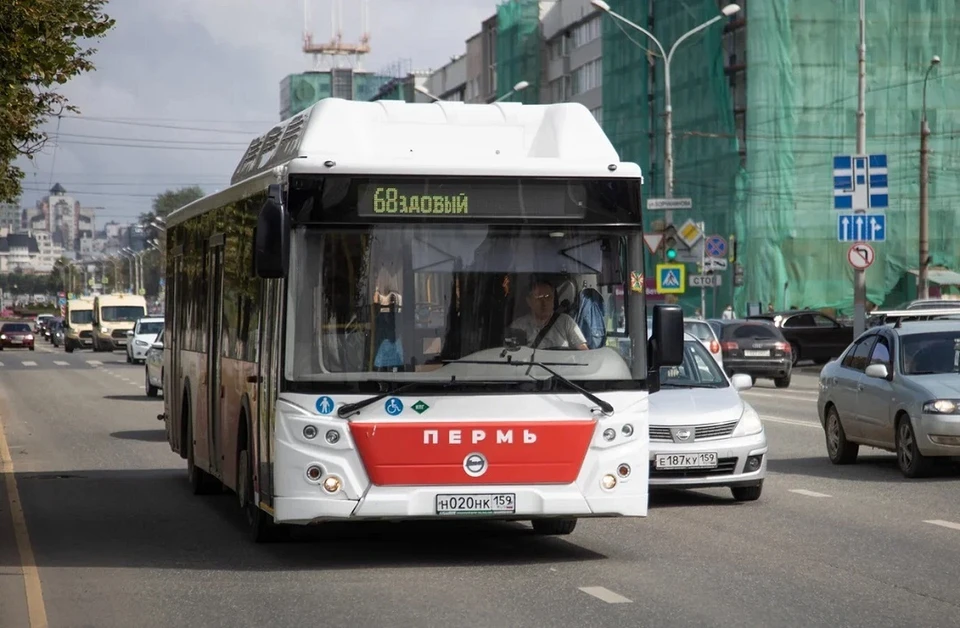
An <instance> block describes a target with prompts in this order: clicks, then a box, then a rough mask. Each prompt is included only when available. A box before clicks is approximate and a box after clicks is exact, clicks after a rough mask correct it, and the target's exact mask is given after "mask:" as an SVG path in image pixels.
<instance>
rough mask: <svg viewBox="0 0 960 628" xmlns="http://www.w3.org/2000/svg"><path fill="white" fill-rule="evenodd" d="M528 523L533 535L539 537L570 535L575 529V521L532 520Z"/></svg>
mask: <svg viewBox="0 0 960 628" xmlns="http://www.w3.org/2000/svg"><path fill="white" fill-rule="evenodd" d="M530 523H532V524H533V531H534V533H535V534H539V535H541V536H560V535H564V534H570V533H571V532H573V531H574V529H575V528H576V527H577V520H576V519H534V520H533V521H531V522H530Z"/></svg>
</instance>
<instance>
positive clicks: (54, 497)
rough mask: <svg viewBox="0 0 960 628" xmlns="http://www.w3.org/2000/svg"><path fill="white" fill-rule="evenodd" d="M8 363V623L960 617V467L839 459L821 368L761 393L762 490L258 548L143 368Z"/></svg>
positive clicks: (4, 392)
mask: <svg viewBox="0 0 960 628" xmlns="http://www.w3.org/2000/svg"><path fill="white" fill-rule="evenodd" d="M91 360H93V361H95V362H96V363H91V362H90V361H91ZM0 362H2V363H3V366H2V367H0V422H2V425H3V427H4V428H5V441H6V449H8V450H9V452H10V454H11V456H12V468H13V471H14V472H13V473H10V467H11V463H10V461H8V460H7V459H6V458H5V456H6V452H5V451H4V449H5V448H4V447H2V446H0V454H2V455H3V456H4V464H3V471H4V473H5V482H3V483H0V626H3V628H19V627H21V626H22V627H28V626H31V623H30V620H31V618H32V619H33V620H34V623H33V624H32V625H33V626H35V627H36V626H42V625H46V624H44V623H42V621H43V620H44V619H46V620H47V621H48V622H49V625H50V626H52V627H57V628H59V627H69V628H79V627H86V626H95V627H97V628H107V627H113V626H117V627H123V628H129V627H130V626H137V627H147V626H164V627H167V626H204V627H207V626H229V627H231V628H233V627H238V626H263V625H270V626H293V625H313V626H391V627H392V626H398V627H400V626H403V627H406V626H410V627H414V626H416V627H429V626H450V625H452V626H459V625H464V624H469V625H470V626H471V627H473V628H477V627H486V626H490V627H496V628H503V627H505V626H517V627H521V626H522V627H526V626H529V627H532V628H534V627H535V628H543V627H544V626H590V627H595V626H616V627H618V628H619V627H623V626H641V625H642V626H658V627H666V626H684V627H691V626H718V625H726V626H754V625H759V626H804V627H812V626H831V627H833V626H838V625H840V626H864V627H870V628H877V627H880V626H897V627H898V628H899V627H901V626H904V625H921V626H949V625H956V621H957V616H958V613H960V587H958V586H957V582H958V580H960V503H958V500H957V498H956V496H957V487H958V480H960V473H958V472H957V471H956V470H955V469H948V470H946V471H945V472H944V474H943V475H942V476H941V477H937V478H933V479H928V480H921V481H908V480H905V479H903V478H902V477H901V476H900V474H899V472H898V471H897V469H896V466H895V463H894V458H893V456H892V455H891V454H885V453H881V452H877V453H876V455H874V454H873V453H871V451H870V450H867V451H865V452H864V453H865V454H866V455H864V456H863V457H862V458H863V461H862V462H861V463H859V464H857V465H854V466H850V467H842V468H841V467H833V466H831V465H830V463H829V462H828V461H827V459H826V457H825V454H824V445H823V435H822V431H821V430H820V429H819V426H818V424H817V419H816V411H815V399H816V379H815V371H812V370H811V372H810V373H800V374H798V375H796V376H795V377H794V383H793V385H792V386H791V388H789V389H787V390H777V389H774V388H773V387H772V383H767V382H764V381H761V382H759V383H758V385H757V387H756V388H755V389H754V390H752V391H748V392H746V393H745V397H747V398H748V399H749V400H750V402H751V403H753V404H754V405H755V406H756V408H757V409H758V410H759V412H760V413H761V415H762V416H763V417H764V418H765V421H766V426H767V431H768V438H769V440H770V443H771V457H770V462H769V471H770V473H769V476H768V479H767V482H766V485H765V490H764V494H763V497H762V498H761V499H760V500H759V501H758V502H754V503H748V504H737V503H735V502H733V501H732V499H731V498H730V495H729V492H728V491H726V490H707V491H696V492H666V493H663V494H655V495H654V497H653V498H652V501H651V511H650V516H649V517H647V518H646V519H641V520H632V521H628V520H594V521H582V522H581V523H580V525H579V527H578V528H577V530H576V531H575V532H574V534H572V535H570V536H569V537H565V538H540V537H534V536H532V535H531V534H530V532H529V530H528V528H527V526H525V525H520V524H510V525H473V526H468V525H462V526H461V525H453V524H444V525H424V524H411V525H397V524H392V525H380V524H376V525H364V526H356V527H354V528H352V529H348V528H346V527H344V526H323V527H317V528H316V529H314V530H311V531H310V533H309V534H306V535H301V538H299V539H295V540H293V541H291V542H288V543H283V544H278V545H263V546H256V545H252V544H250V543H249V542H248V541H247V540H246V539H245V537H244V534H243V528H242V525H241V520H240V517H239V514H238V512H237V510H238V509H237V507H236V505H235V502H234V499H233V498H232V497H231V496H229V495H222V496H213V497H195V496H193V495H191V494H190V492H189V490H188V487H187V484H186V480H185V475H184V470H183V469H184V465H183V463H182V461H181V460H180V458H179V457H178V456H176V455H174V454H172V453H171V452H170V450H169V448H168V446H167V444H166V442H165V440H164V434H163V431H162V424H161V423H160V422H158V421H157V419H156V415H157V414H158V413H159V412H160V411H161V407H162V402H161V401H158V400H149V399H147V398H146V397H145V395H144V393H143V384H142V380H143V367H142V366H130V365H127V364H125V363H124V359H123V354H121V353H119V352H117V353H115V354H112V355H110V354H91V353H89V352H80V353H74V354H71V355H67V354H65V353H63V352H62V351H57V352H53V351H51V350H50V349H49V345H46V343H41V345H40V346H39V347H38V350H37V351H35V352H32V353H29V352H19V353H14V352H6V351H5V352H3V353H2V354H0ZM0 445H3V440H2V439H0ZM13 479H15V489H16V495H15V494H14V491H13V490H12V489H13V488H14V482H13V481H12V480H13ZM17 496H19V499H16V497H17ZM11 500H12V507H11ZM931 521H936V522H939V523H930V522H931ZM27 535H28V536H29V539H28V541H27V539H26V538H25V537H26V536H27Z"/></svg>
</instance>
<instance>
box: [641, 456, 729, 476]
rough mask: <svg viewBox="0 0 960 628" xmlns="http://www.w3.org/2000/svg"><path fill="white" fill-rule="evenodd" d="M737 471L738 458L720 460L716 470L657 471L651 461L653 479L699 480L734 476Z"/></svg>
mask: <svg viewBox="0 0 960 628" xmlns="http://www.w3.org/2000/svg"><path fill="white" fill-rule="evenodd" d="M736 470H737V459H736V458H720V460H718V461H717V466H716V468H715V469H657V468H656V465H655V464H654V461H653V460H651V461H650V477H651V478H697V477H704V476H716V475H733V472H734V471H736Z"/></svg>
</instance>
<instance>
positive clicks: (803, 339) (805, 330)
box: [749, 310, 853, 364]
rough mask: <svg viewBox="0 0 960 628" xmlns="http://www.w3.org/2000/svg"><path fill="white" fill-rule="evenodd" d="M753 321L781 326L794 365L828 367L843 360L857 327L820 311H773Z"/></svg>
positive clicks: (751, 317) (756, 317) (754, 317)
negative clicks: (809, 362)
mask: <svg viewBox="0 0 960 628" xmlns="http://www.w3.org/2000/svg"><path fill="white" fill-rule="evenodd" d="M749 319H754V320H755V319H767V320H769V321H771V322H773V324H774V325H776V326H777V327H779V328H780V331H781V332H782V333H783V337H784V338H786V339H787V342H789V343H790V350H791V351H792V353H793V363H794V364H796V363H797V361H798V360H813V362H814V363H815V364H826V363H827V362H829V361H830V360H833V359H834V358H837V357H840V354H841V353H843V350H844V349H846V348H847V347H849V346H850V343H851V342H853V327H849V326H847V325H843V324H841V323H839V322H837V320H836V319H834V318H831V317H829V316H827V315H826V314H822V313H820V312H817V311H816V310H790V311H789V312H769V313H767V314H760V315H759V316H750V317H749Z"/></svg>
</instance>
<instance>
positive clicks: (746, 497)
mask: <svg viewBox="0 0 960 628" xmlns="http://www.w3.org/2000/svg"><path fill="white" fill-rule="evenodd" d="M730 492H731V493H733V498H734V499H735V500H737V501H738V502H755V501H757V500H758V499H760V494H761V493H763V481H762V480H761V481H760V483H759V484H757V485H756V486H731V487H730Z"/></svg>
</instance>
